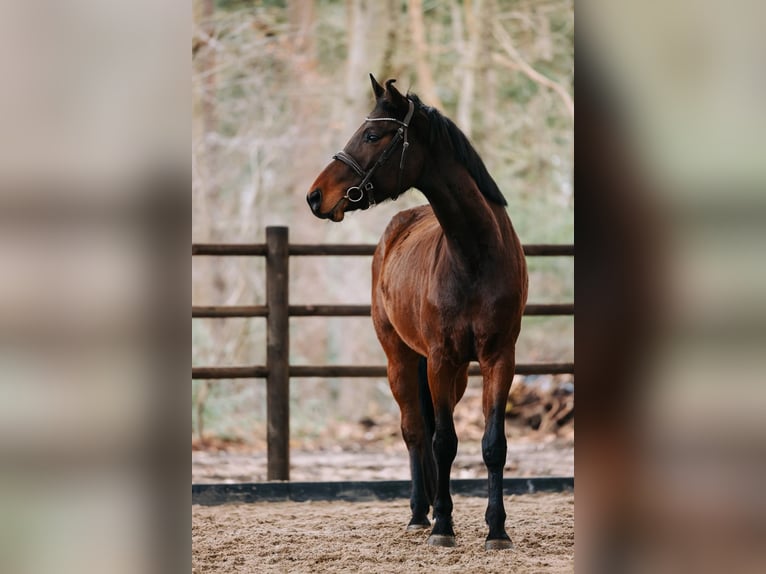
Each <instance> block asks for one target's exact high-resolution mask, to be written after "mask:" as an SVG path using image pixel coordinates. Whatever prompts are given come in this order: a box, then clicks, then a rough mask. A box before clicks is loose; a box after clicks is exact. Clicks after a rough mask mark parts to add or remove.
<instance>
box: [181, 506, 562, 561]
mask: <svg viewBox="0 0 766 574" xmlns="http://www.w3.org/2000/svg"><path fill="white" fill-rule="evenodd" d="M454 503H455V510H454V515H453V516H454V523H455V531H456V535H457V547H455V548H434V547H431V546H428V545H427V544H426V539H427V537H428V531H427V530H426V531H417V532H406V531H405V528H404V527H405V525H406V523H407V520H408V519H409V503H408V501H407V500H395V501H385V502H357V503H351V502H302V503H296V502H264V503H256V504H227V505H222V506H210V507H206V506H198V505H195V506H193V507H192V571H193V572H194V573H195V574H203V573H213V572H215V573H226V572H290V573H303V572H305V573H315V572H341V573H343V572H349V573H351V572H354V573H356V572H364V573H371V572H399V571H406V572H435V571H439V572H470V573H486V572H517V573H526V572H529V573H531V572H536V573H542V572H546V573H548V572H550V573H563V572H572V571H573V570H574V494H572V493H557V494H548V493H545V494H531V495H530V494H527V495H520V496H507V497H505V505H506V511H507V513H508V519H507V521H506V526H507V529H508V534H509V535H510V536H511V539H512V540H513V542H514V545H515V548H514V549H512V550H505V551H489V552H488V551H486V550H484V539H485V537H486V525H485V524H484V510H485V508H486V499H484V498H474V497H462V496H456V497H454ZM437 569H438V570H437Z"/></svg>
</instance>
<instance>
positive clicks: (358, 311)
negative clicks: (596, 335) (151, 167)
mask: <svg viewBox="0 0 766 574" xmlns="http://www.w3.org/2000/svg"><path fill="white" fill-rule="evenodd" d="M287 312H288V314H289V315H290V316H291V317H369V316H370V305H290V306H289V307H288V308H287ZM268 315H269V308H268V307H267V306H266V305H240V306H236V305H210V306H194V307H192V318H193V319H228V318H233V317H268ZM524 315H526V316H528V317H529V316H543V315H545V316H555V315H574V303H545V304H536V305H535V304H529V305H527V306H526V308H525V309H524Z"/></svg>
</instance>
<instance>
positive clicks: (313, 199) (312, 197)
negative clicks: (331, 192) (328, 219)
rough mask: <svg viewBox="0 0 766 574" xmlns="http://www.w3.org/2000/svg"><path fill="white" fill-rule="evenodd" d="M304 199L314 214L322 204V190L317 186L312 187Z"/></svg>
mask: <svg viewBox="0 0 766 574" xmlns="http://www.w3.org/2000/svg"><path fill="white" fill-rule="evenodd" d="M306 201H308V203H309V207H310V208H311V211H313V212H314V214H315V215H317V214H318V213H319V209H320V208H321V206H322V190H321V189H319V188H318V187H317V188H315V189H314V191H312V192H311V193H309V195H308V197H307V198H306Z"/></svg>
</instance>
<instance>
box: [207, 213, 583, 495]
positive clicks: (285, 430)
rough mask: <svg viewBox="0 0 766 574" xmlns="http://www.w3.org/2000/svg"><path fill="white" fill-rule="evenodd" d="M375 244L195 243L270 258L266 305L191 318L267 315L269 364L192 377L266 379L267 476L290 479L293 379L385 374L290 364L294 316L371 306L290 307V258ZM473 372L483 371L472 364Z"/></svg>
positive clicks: (550, 307) (563, 310) (559, 367)
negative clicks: (291, 380)
mask: <svg viewBox="0 0 766 574" xmlns="http://www.w3.org/2000/svg"><path fill="white" fill-rule="evenodd" d="M374 251H375V245H300V244H292V245H291V244H290V243H289V241H288V229H287V227H267V228H266V243H257V244H212V243H204V244H203V243H195V244H192V255H193V256H202V255H207V256H227V257H231V256H260V257H265V258H266V304H265V305H246V306H202V307H201V306H193V307H192V318H195V319H196V318H228V317H265V318H266V364H265V365H248V366H236V367H193V368H192V379H242V378H265V379H266V419H267V431H266V440H267V444H268V470H267V478H268V480H289V477H290V456H289V437H290V412H289V389H290V378H295V377H385V376H386V367H385V366H384V365H383V366H378V365H300V366H299V365H291V364H290V330H289V318H290V317H306V316H312V317H365V316H367V317H369V316H370V306H369V305H290V302H289V273H288V270H289V259H290V257H292V256H327V255H331V256H371V255H372V254H373V252H374ZM524 253H525V254H526V255H527V256H528V257H551V256H566V257H572V256H574V246H573V245H525V246H524ZM524 314H525V315H537V316H539V315H573V314H574V303H556V304H528V305H527V307H526V309H525V311H524ZM468 372H469V374H470V375H478V374H479V370H478V365H475V364H473V365H471V367H470V368H469V371H468ZM562 373H574V364H573V363H521V364H518V365H516V374H519V375H537V374H562Z"/></svg>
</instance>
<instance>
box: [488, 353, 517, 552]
mask: <svg viewBox="0 0 766 574" xmlns="http://www.w3.org/2000/svg"><path fill="white" fill-rule="evenodd" d="M481 369H482V375H483V378H484V392H483V396H482V399H483V400H482V406H483V410H484V436H483V437H482V440H481V450H482V455H483V457H484V464H486V465H487V473H488V483H489V489H488V490H489V493H488V502H487V512H486V514H485V519H486V522H487V525H488V526H489V535H488V536H487V541H486V542H485V548H486V549H487V550H502V549H505V548H513V543H512V542H511V539H510V537H509V536H508V534H507V533H506V531H505V516H506V515H505V507H504V505H503V467H504V466H505V457H506V454H507V451H508V443H507V441H506V438H505V405H506V404H507V402H508V393H509V391H510V388H511V383H512V382H513V372H514V361H513V360H512V359H511V360H505V361H499V362H496V363H494V364H491V365H485V364H482V365H481Z"/></svg>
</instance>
